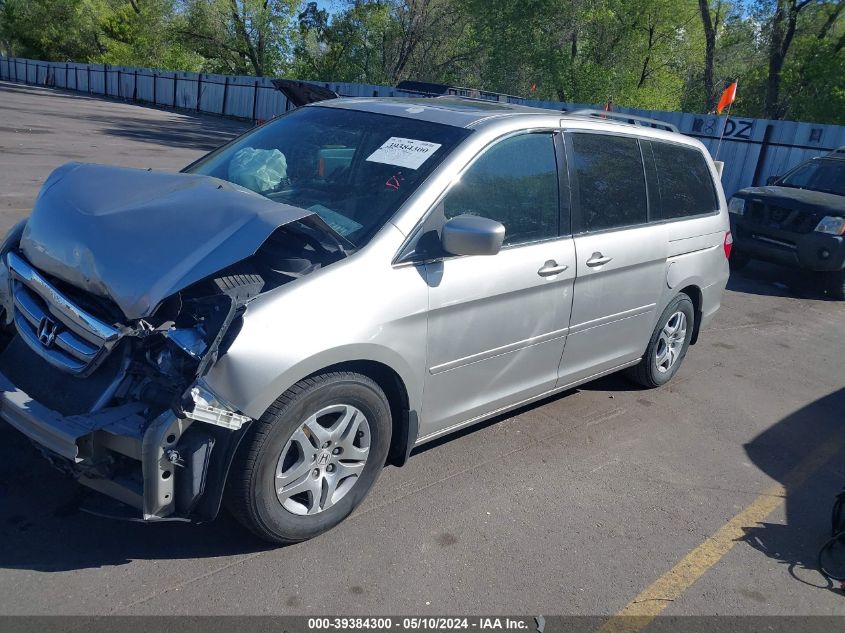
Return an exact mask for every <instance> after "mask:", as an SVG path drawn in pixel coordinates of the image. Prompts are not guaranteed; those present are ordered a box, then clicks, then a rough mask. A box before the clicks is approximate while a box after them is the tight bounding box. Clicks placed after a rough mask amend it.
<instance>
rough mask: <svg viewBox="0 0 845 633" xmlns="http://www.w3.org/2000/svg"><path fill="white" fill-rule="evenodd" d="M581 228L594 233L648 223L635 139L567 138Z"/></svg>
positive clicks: (579, 136) (645, 198)
mask: <svg viewBox="0 0 845 633" xmlns="http://www.w3.org/2000/svg"><path fill="white" fill-rule="evenodd" d="M570 139H571V141H572V155H573V159H574V164H573V167H572V171H573V173H574V174H575V181H576V183H575V185H576V186H577V197H578V205H579V208H580V213H581V224H582V226H581V228H582V229H583V230H585V231H597V230H601V229H610V228H615V227H622V226H631V225H633V224H643V223H645V222H647V221H648V202H647V197H646V185H645V174H644V173H643V162H642V156H641V154H640V147H639V143H638V142H637V139H635V138H629V137H625V136H610V135H606V134H585V133H574V134H571V135H570Z"/></svg>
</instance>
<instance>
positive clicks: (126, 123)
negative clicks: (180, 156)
mask: <svg viewBox="0 0 845 633" xmlns="http://www.w3.org/2000/svg"><path fill="white" fill-rule="evenodd" d="M174 114H178V117H174V118H171V119H169V120H156V121H154V122H153V121H150V120H149V119H147V118H143V117H126V116H122V117H119V118H109V117H101V116H96V115H93V116H92V115H86V116H85V117H84V118H85V120H86V121H95V122H100V123H103V124H105V127H104V128H103V129H102V133H103V134H108V135H110V136H117V137H120V138H126V139H130V140H133V141H141V142H146V143H152V144H155V145H158V146H166V147H180V148H186V149H203V150H212V149H215V148H217V147H220V146H221V145H223V144H224V143H228V142H229V141H230V140H232V139H233V138H235V137H236V136H237V135H239V134H241V133H243V132H245V131H247V130H248V129H250V128H251V127H252V126H251V125H249V124H246V123H242V122H240V121H233V120H229V119H223V118H219V117H211V116H203V115H193V114H185V113H183V112H178V113H174Z"/></svg>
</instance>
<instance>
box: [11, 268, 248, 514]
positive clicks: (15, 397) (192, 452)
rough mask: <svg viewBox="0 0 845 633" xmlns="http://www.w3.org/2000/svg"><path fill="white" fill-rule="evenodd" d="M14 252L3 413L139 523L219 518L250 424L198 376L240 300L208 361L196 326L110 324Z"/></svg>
mask: <svg viewBox="0 0 845 633" xmlns="http://www.w3.org/2000/svg"><path fill="white" fill-rule="evenodd" d="M3 255H5V257H3V259H5V260H6V262H5V263H6V264H7V265H6V266H3V267H2V272H3V277H4V279H3V282H2V292H0V303H2V312H3V316H4V319H3V321H4V323H5V328H6V329H5V331H4V335H5V336H7V337H10V340H9V341H8V342H7V343H5V345H4V346H3V348H2V352H0V417H2V418H3V419H5V420H6V421H7V422H8V423H9V424H10V425H11V426H13V427H14V428H16V429H17V430H19V431H20V432H22V433H23V434H24V435H26V436H27V437H29V438H30V439H31V440H32V441H33V442H34V443H35V444H36V446H37V447H38V448H39V449H40V450H41V452H42V453H43V454H44V455H45V456H46V457H47V458H48V459H49V460H50V462H51V463H52V464H53V465H54V466H56V467H57V468H59V469H60V470H62V471H63V472H65V473H67V474H69V475H71V476H72V477H74V478H76V479H77V480H78V481H79V482H80V483H81V484H83V485H84V486H87V487H88V488H91V489H94V490H97V491H99V492H101V493H104V494H106V495H108V496H109V497H112V498H114V499H117V500H119V501H121V502H123V504H126V505H127V506H129V507H130V508H132V509H134V510H133V512H132V513H131V514H129V518H135V519H141V520H147V521H152V520H162V519H193V520H199V521H204V520H211V519H213V518H214V516H216V514H217V512H218V510H219V507H220V499H221V496H222V489H223V484H224V482H225V476H226V474H227V472H228V468H229V464H230V463H231V459H232V456H233V454H234V450H235V449H236V447H237V444H238V442H239V441H240V438H241V437H242V435H243V433H244V432H245V430H246V428H247V427H248V426H249V423H250V419H249V418H248V417H246V416H244V415H242V414H240V413H239V412H237V411H236V410H235V409H234V407H232V406H231V405H229V404H227V403H225V402H223V401H221V400H220V399H219V398H218V397H217V396H216V395H215V394H214V392H213V390H212V389H211V388H210V387H209V386H208V385H207V384H206V383H205V382H204V380H203V379H202V378H197V376H198V375H202V370H203V369H204V368H205V367H208V366H209V364H210V363H211V362H212V360H213V359H214V357H215V354H216V352H217V350H218V347H219V342H220V339H221V338H222V336H223V334H224V333H225V331H226V328H227V327H228V326H229V325H230V324H231V323H232V321H233V319H234V318H235V315H236V314H237V309H238V308H239V305H236V304H235V303H234V302H233V301H229V300H228V296H224V299H226V300H221V299H220V297H217V298H215V299H214V301H215V302H216V303H213V304H212V309H215V308H219V309H216V310H215V312H216V313H218V314H219V315H220V316H219V317H217V319H216V321H217V323H218V326H217V328H218V329H213V330H212V332H211V334H210V335H209V338H211V339H212V341H211V343H210V344H209V343H206V342H203V351H205V352H209V354H207V355H202V354H199V355H196V354H193V353H192V352H193V349H194V348H193V347H189V348H188V349H185V347H186V345H187V344H186V342H185V341H186V340H187V339H190V335H192V334H194V330H192V329H189V328H182V329H179V328H177V327H174V326H173V325H172V324H165V325H164V326H161V327H159V328H154V327H152V326H150V325H149V324H147V323H141V322H139V323H137V324H136V325H135V326H134V327H128V326H125V325H120V324H117V325H114V326H112V325H109V324H108V323H106V322H104V321H103V320H102V319H99V318H98V317H96V316H95V315H94V314H92V313H91V312H90V311H88V310H86V309H85V308H84V307H82V306H80V305H79V304H78V303H76V302H75V301H74V300H73V298H72V297H71V296H70V295H68V294H66V293H65V292H64V291H63V290H62V289H61V288H60V287H58V286H57V285H55V284H54V283H53V282H52V281H51V280H50V279H48V278H47V277H45V276H44V275H42V274H41V273H40V272H39V271H38V270H36V269H35V268H33V267H32V266H31V265H30V264H29V263H28V262H27V261H26V260H25V259H24V258H23V257H22V256H21V255H19V254H16V253H14V252H8V253H3ZM203 305H204V304H203ZM178 318H181V317H178ZM206 322H208V321H206ZM180 336H181V338H180ZM186 337H187V338H186ZM182 350H184V352H183V351H182ZM179 354H183V356H182V357H181V358H180V359H178V360H177V359H176V358H175V355H179ZM162 394H163V395H162ZM65 395H67V396H69V398H68V397H64V396H65ZM69 401H70V404H69ZM123 510H125V508H123ZM107 513H110V514H115V515H116V516H121V517H123V518H126V517H127V513H126V512H124V511H117V512H107Z"/></svg>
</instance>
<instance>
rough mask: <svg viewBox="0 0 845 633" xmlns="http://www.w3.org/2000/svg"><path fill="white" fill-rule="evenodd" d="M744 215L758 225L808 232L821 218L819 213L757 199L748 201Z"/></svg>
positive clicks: (792, 231) (781, 229) (793, 231)
mask: <svg viewBox="0 0 845 633" xmlns="http://www.w3.org/2000/svg"><path fill="white" fill-rule="evenodd" d="M746 216H747V218H748V220H749V221H750V222H752V223H754V224H756V225H758V226H761V227H766V228H770V229H777V230H779V231H789V232H790V233H810V232H812V231H813V230H815V228H816V226H817V225H818V223H819V220H821V216H820V214H819V213H813V212H812V211H800V210H797V209H790V208H788V207H781V206H778V205H770V204H764V203H763V202H760V201H758V200H752V201H750V202H749V203H748V209H747V210H746Z"/></svg>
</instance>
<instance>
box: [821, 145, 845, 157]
mask: <svg viewBox="0 0 845 633" xmlns="http://www.w3.org/2000/svg"><path fill="white" fill-rule="evenodd" d="M825 156H828V157H830V158H845V145H843V146H842V147H837V148H836V149H834V150H831V152H830V153H829V154H825Z"/></svg>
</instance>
